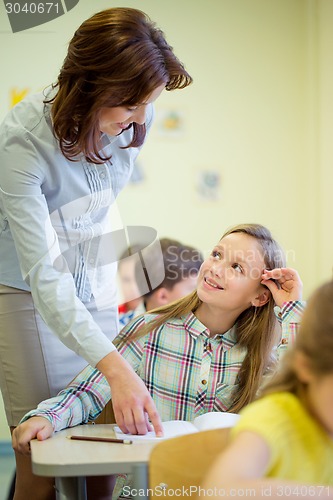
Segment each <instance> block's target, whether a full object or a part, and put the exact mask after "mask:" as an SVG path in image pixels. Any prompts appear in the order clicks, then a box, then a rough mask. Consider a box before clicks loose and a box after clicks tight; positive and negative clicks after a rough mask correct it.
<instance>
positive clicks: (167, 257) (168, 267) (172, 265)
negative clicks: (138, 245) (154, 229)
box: [135, 238, 203, 299]
mask: <svg viewBox="0 0 333 500" xmlns="http://www.w3.org/2000/svg"><path fill="white" fill-rule="evenodd" d="M159 243H160V248H157V246H153V247H152V248H151V249H148V251H147V252H146V254H145V256H144V265H145V268H144V273H142V266H141V263H139V262H138V263H137V264H136V266H135V279H136V282H137V285H138V288H139V291H140V294H141V295H142V296H143V297H144V299H147V298H148V297H150V295H152V293H154V292H155V291H156V290H158V289H159V288H162V287H163V288H167V289H169V290H170V289H172V288H173V287H174V286H175V285H176V284H177V283H179V282H181V281H183V280H184V279H186V278H189V277H191V276H196V275H197V274H198V272H199V269H200V266H201V264H202V263H203V256H202V254H201V252H200V251H199V250H197V249H195V248H194V247H191V246H188V245H184V244H183V243H180V242H179V241H177V240H173V239H170V238H161V239H160V240H159ZM160 251H162V256H163V263H162V261H161V259H160V258H159V257H160ZM158 254H159V255H158ZM162 266H164V269H162ZM163 276H164V278H163ZM157 283H158V284H157ZM147 290H148V291H147Z"/></svg>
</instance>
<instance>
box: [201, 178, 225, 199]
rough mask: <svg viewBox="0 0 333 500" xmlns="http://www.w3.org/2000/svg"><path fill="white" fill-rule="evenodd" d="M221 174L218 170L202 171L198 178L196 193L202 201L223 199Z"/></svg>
mask: <svg viewBox="0 0 333 500" xmlns="http://www.w3.org/2000/svg"><path fill="white" fill-rule="evenodd" d="M221 190H222V183H221V173H220V172H219V171H218V170H201V171H200V172H199V173H198V177H197V186H196V192H197V194H198V196H199V198H200V199H201V200H205V201H218V200H220V199H221Z"/></svg>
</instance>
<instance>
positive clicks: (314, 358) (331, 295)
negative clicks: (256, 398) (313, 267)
mask: <svg viewBox="0 0 333 500" xmlns="http://www.w3.org/2000/svg"><path fill="white" fill-rule="evenodd" d="M296 352H302V353H303V354H304V355H305V356H306V357H307V359H308V361H309V365H310V367H311V370H312V371H313V373H315V374H316V375H319V376H320V375H329V374H331V373H333V281H330V282H328V283H325V284H324V285H322V286H321V287H319V288H318V289H317V290H316V291H315V292H314V293H313V295H312V296H311V298H310V299H309V301H308V304H307V307H306V310H305V312H304V315H303V318H302V321H301V325H300V329H299V332H298V334H297V337H296V342H295V344H294V347H293V348H292V349H290V350H289V351H288V352H287V353H286V354H285V356H284V357H283V360H282V363H281V367H280V369H279V370H278V371H277V373H276V374H275V375H274V377H273V378H272V379H271V380H270V382H269V383H268V384H267V386H265V387H264V388H263V391H262V396H264V395H267V394H272V393H274V392H284V391H287V392H291V393H293V394H295V395H297V396H298V397H300V398H302V395H303V394H304V384H303V382H301V381H300V380H299V378H298V376H297V373H296V370H295V363H294V359H295V353H296Z"/></svg>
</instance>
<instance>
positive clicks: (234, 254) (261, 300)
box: [13, 224, 303, 454]
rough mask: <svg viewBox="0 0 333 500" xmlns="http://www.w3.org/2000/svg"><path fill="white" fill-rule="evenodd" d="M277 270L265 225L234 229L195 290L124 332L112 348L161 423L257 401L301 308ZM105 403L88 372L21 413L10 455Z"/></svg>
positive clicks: (293, 286)
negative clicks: (135, 377) (125, 363)
mask: <svg viewBox="0 0 333 500" xmlns="http://www.w3.org/2000/svg"><path fill="white" fill-rule="evenodd" d="M284 266H285V260H284V255H283V252H282V250H281V248H280V247H279V245H278V244H277V242H276V241H275V240H274V239H273V238H272V235H271V233H270V232H269V231H268V229H266V228H265V227H263V226H261V225H258V224H245V225H239V226H236V227H234V228H232V229H230V230H228V231H227V232H226V233H225V234H224V235H223V237H222V238H221V240H219V242H218V243H217V245H216V246H215V247H214V249H213V250H212V252H211V254H210V256H209V257H208V258H207V259H206V260H205V261H204V262H203V264H202V266H201V268H200V271H199V276H198V284H197V289H196V291H194V292H193V293H191V294H189V295H188V296H186V297H184V298H182V299H180V300H178V301H176V302H173V303H172V304H170V305H167V306H165V307H162V308H159V309H155V310H153V311H150V312H149V313H146V314H144V315H143V316H140V317H138V318H136V319H134V320H133V321H132V322H131V323H129V324H128V325H127V326H126V327H125V328H124V329H123V330H122V332H121V333H120V334H119V336H118V338H117V339H116V345H117V348H118V351H119V353H120V354H121V355H122V356H123V357H124V358H125V359H126V360H127V361H128V363H129V364H130V365H131V366H132V368H133V370H134V371H135V372H136V373H137V374H138V375H139V376H140V378H141V379H142V380H143V382H144V383H145V385H146V386H147V388H148V390H149V392H150V394H151V396H152V398H153V400H154V402H155V405H156V408H157V410H158V412H159V414H160V416H161V419H162V421H166V420H175V419H177V420H189V421H191V420H193V418H194V417H196V416H198V415H200V414H202V413H206V412H210V411H229V412H238V411H239V410H241V408H243V407H244V406H245V405H247V404H248V403H250V402H251V401H252V400H253V399H255V397H256V394H257V392H258V389H259V386H260V384H261V382H262V379H263V375H264V374H265V373H266V372H267V370H268V369H269V368H271V367H272V357H273V356H272V353H274V352H275V351H274V346H276V345H277V352H278V353H279V352H280V351H283V350H284V349H285V348H286V346H287V344H288V343H289V342H293V339H294V336H295V333H296V329H297V323H298V321H299V317H300V314H301V313H302V310H303V305H302V302H301V293H302V283H301V280H300V278H299V276H298V273H297V272H296V271H295V270H294V269H290V268H286V267H284ZM273 280H274V281H273ZM275 305H276V306H278V308H277V310H274V307H275ZM279 322H280V323H281V325H282V332H281V331H280V333H279V336H278V337H279V338H277V335H276V333H277V324H279ZM110 398H111V393H110V389H109V386H108V383H107V381H106V379H105V378H104V377H103V375H102V374H101V373H100V372H99V371H98V370H96V369H94V368H92V367H90V366H88V367H87V368H86V369H85V370H83V371H82V372H81V373H80V374H79V375H78V376H77V377H76V378H75V379H74V380H73V382H71V384H69V386H68V387H67V388H66V389H64V390H63V391H61V392H60V393H59V395H58V396H57V397H55V398H51V399H49V400H47V401H44V402H43V403H41V404H40V405H38V408H37V409H35V410H32V411H31V412H29V413H28V414H27V415H26V416H25V417H24V419H23V420H24V421H23V423H21V424H20V425H19V426H18V427H17V428H16V430H15V431H14V434H13V446H14V449H15V450H16V451H17V452H21V453H25V454H29V441H30V439H33V438H35V437H37V438H38V439H46V438H48V437H50V436H51V435H52V433H53V431H58V430H60V429H63V428H65V427H68V426H74V425H77V424H80V423H82V422H88V421H90V420H94V419H96V418H97V416H98V415H99V413H100V412H101V411H102V409H103V408H104V406H105V405H106V404H107V402H108V401H109V400H110Z"/></svg>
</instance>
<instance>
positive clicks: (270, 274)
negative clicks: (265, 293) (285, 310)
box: [261, 267, 303, 307]
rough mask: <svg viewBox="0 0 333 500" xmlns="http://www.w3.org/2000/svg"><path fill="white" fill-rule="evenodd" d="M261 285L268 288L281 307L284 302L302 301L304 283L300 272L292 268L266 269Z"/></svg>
mask: <svg viewBox="0 0 333 500" xmlns="http://www.w3.org/2000/svg"><path fill="white" fill-rule="evenodd" d="M261 284H262V285H265V286H267V288H268V289H269V290H270V292H271V294H272V295H273V298H274V300H275V303H276V305H277V306H279V307H282V305H283V303H284V302H290V301H295V300H302V290H303V283H302V281H301V279H300V277H299V274H298V272H297V271H296V270H295V269H292V268H290V267H277V268H275V269H272V270H271V271H269V270H267V269H265V271H264V272H263V273H262V281H261Z"/></svg>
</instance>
